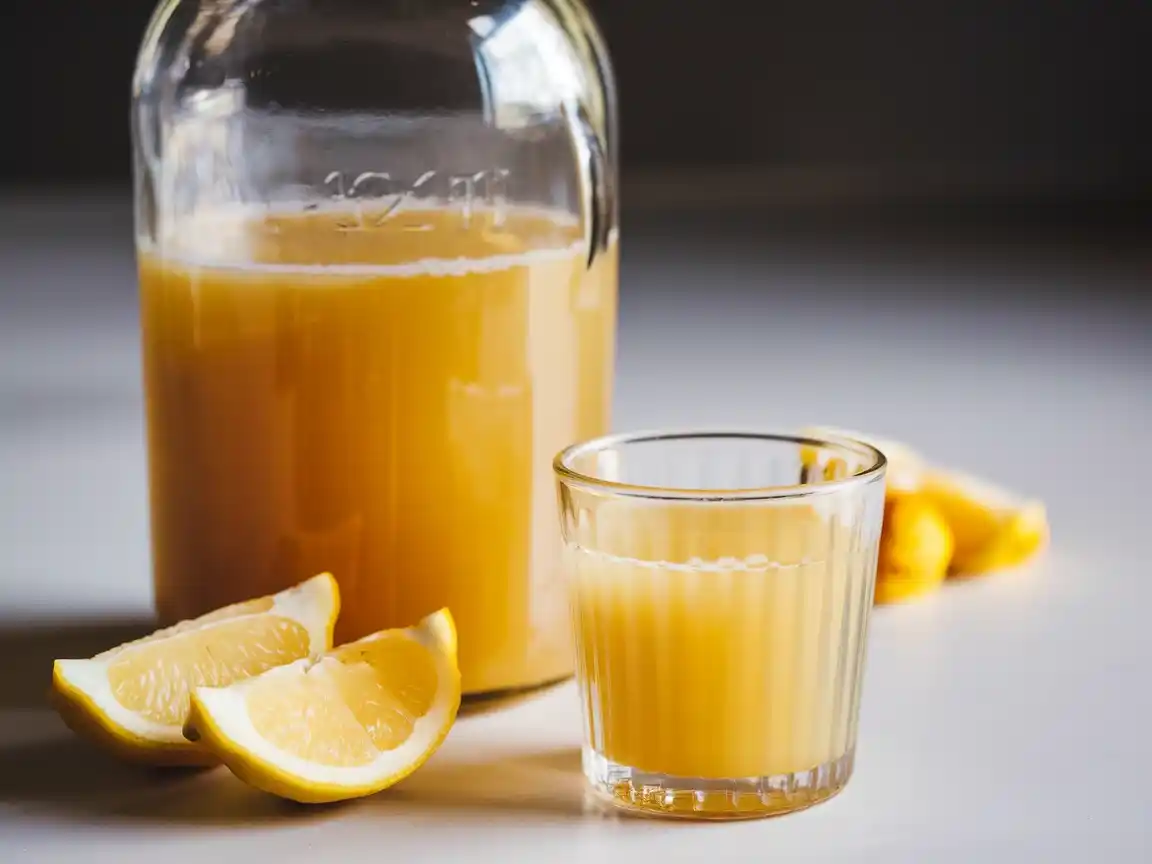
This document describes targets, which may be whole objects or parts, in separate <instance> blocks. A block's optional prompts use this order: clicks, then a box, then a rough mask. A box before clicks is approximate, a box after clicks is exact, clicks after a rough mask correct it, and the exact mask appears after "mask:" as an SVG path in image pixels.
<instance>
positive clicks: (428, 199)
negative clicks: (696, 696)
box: [132, 0, 618, 694]
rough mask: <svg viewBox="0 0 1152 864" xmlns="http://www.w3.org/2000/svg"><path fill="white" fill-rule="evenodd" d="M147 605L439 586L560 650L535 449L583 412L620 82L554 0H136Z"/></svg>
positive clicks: (459, 603)
mask: <svg viewBox="0 0 1152 864" xmlns="http://www.w3.org/2000/svg"><path fill="white" fill-rule="evenodd" d="M132 120H133V127H132V128H133V146H134V156H135V162H134V166H135V195H136V242H137V252H138V261H139V273H140V295H141V318H142V329H143V365H144V387H145V402H146V411H147V426H148V450H149V463H150V465H149V468H150V470H149V476H150V487H151V489H150V494H151V520H152V552H153V570H154V585H155V592H156V606H157V610H158V613H159V615H160V617H161V618H162V619H163V621H164V622H165V623H173V622H175V621H178V620H181V619H185V618H189V617H192V616H196V615H199V614H202V613H204V612H207V611H209V610H211V609H214V608H216V607H218V606H221V605H223V604H227V603H231V602H235V601H239V600H243V599H246V598H248V597H253V596H257V595H262V594H267V593H270V592H273V591H277V590H280V589H283V588H285V587H287V586H289V585H292V584H294V583H296V582H298V581H301V580H303V579H305V578H307V577H309V576H312V575H314V574H316V573H318V572H323V571H328V572H331V573H333V574H334V575H335V576H336V579H337V581H338V582H339V584H340V588H341V594H342V607H343V611H342V613H341V616H340V620H339V624H338V627H337V634H336V635H337V639H338V640H339V641H347V640H351V639H355V638H358V637H360V636H363V635H365V634H367V633H370V632H373V631H375V630H378V629H381V628H385V627H394V626H404V625H408V624H411V623H414V622H415V621H416V620H417V619H418V618H420V617H421V616H422V615H424V614H426V613H429V612H431V611H433V610H435V609H437V608H439V607H441V606H447V607H449V609H450V610H451V612H452V614H453V615H454V616H455V619H456V622H457V626H458V629H459V638H460V666H461V671H462V674H463V681H464V690H465V693H466V694H480V693H491V692H499V691H506V690H515V689H520V688H526V687H533V686H538V685H541V684H544V683H547V682H550V681H554V680H559V679H562V678H565V677H567V676H569V675H570V674H571V672H572V668H573V660H572V652H571V647H570V633H569V624H568V611H567V606H566V597H565V594H564V589H563V585H562V581H561V577H560V575H559V573H558V566H559V558H560V552H559V549H560V538H559V531H558V528H557V519H556V515H555V508H556V498H555V495H556V493H555V489H554V487H553V480H552V475H551V459H552V457H553V455H554V454H555V453H556V452H557V451H559V450H560V449H561V448H562V447H564V446H565V445H567V444H569V443H571V442H573V441H575V440H578V439H585V438H590V437H594V436H597V435H601V434H603V433H605V432H606V431H608V425H609V408H610V402H611V392H612V376H613V360H614V356H613V355H614V343H615V319H616V282H617V260H618V259H617V204H616V165H617V156H616V138H617V135H616V107H615V94H614V85H613V79H612V72H611V68H610V64H609V60H608V57H607V54H606V51H605V47H604V43H603V41H602V39H601V37H600V35H599V33H598V32H597V30H596V27H595V26H594V24H593V22H592V21H591V19H590V17H589V14H588V12H587V11H586V10H585V9H584V7H583V6H582V5H580V3H579V2H578V0H374V2H366V0H325V2H322V3H321V2H310V0H300V2H282V0H164V2H162V3H161V5H160V7H159V8H158V9H157V11H156V13H155V14H154V17H153V19H152V21H151V23H150V25H149V27H148V30H147V33H146V35H145V37H144V40H143V45H142V47H141V51H140V55H139V58H138V63H137V69H136V75H135V79H134V92H133V114H132Z"/></svg>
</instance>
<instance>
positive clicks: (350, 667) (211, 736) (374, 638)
mask: <svg viewBox="0 0 1152 864" xmlns="http://www.w3.org/2000/svg"><path fill="white" fill-rule="evenodd" d="M459 707H460V671H459V668H458V667H457V662H456V627H455V624H454V623H453V621H452V616H451V614H450V613H449V612H448V610H447V609H442V610H440V611H439V612H436V613H434V614H432V615H429V616H428V617H427V618H425V619H423V620H422V621H421V622H420V623H419V624H418V625H416V626H415V627H409V628H405V629H397V630H384V631H381V632H379V633H375V634H373V635H371V636H366V637H364V638H363V639H360V640H358V641H356V642H351V643H349V644H347V645H343V646H341V647H339V648H335V649H333V650H331V651H329V652H328V653H326V654H325V655H324V656H323V657H320V658H314V659H305V660H299V661H297V662H295V663H291V664H289V665H287V666H280V667H278V668H276V669H272V670H270V671H268V672H265V673H264V674H263V675H260V676H258V677H255V678H250V679H248V680H246V681H240V682H238V683H236V684H232V685H230V686H228V687H198V688H197V689H196V690H195V691H194V692H193V694H192V708H191V711H190V713H189V717H188V723H187V725H186V727H185V734H186V735H187V736H188V737H189V738H193V739H198V740H199V741H201V742H202V744H203V745H204V746H206V747H207V748H208V749H210V750H211V751H212V752H213V753H215V754H216V755H217V756H218V757H219V759H220V761H222V762H223V763H224V764H225V765H227V766H228V768H229V769H230V770H231V771H232V773H233V774H235V775H236V776H237V777H239V778H240V779H241V780H243V781H245V782H246V783H248V784H250V785H252V786H255V787H256V788H258V789H262V790H264V791H265V792H270V793H272V794H273V795H278V796H280V797H281V798H287V799H290V800H293V801H298V802H300V803H305V804H316V803H325V802H331V801H341V800H344V799H348V798H358V797H362V796H364V795H371V794H373V793H375V792H379V791H381V790H382V789H386V788H387V787H389V786H391V785H392V784H394V783H396V782H398V781H399V780H402V779H403V778H404V777H406V776H408V775H409V774H410V773H412V772H413V771H415V770H416V769H417V768H418V767H420V765H422V764H423V763H424V761H425V760H426V759H428V757H429V756H431V755H432V754H433V753H434V752H435V751H436V749H437V748H438V747H439V746H440V744H441V742H443V740H444V738H445V737H446V736H447V734H448V730H449V729H450V728H451V727H452V724H453V722H454V721H455V719H456V712H457V710H458V709H459Z"/></svg>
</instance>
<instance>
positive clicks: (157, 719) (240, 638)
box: [51, 573, 340, 766]
mask: <svg viewBox="0 0 1152 864" xmlns="http://www.w3.org/2000/svg"><path fill="white" fill-rule="evenodd" d="M339 610H340V594H339V590H338V589H337V587H336V580H335V579H333V578H332V576H330V575H329V574H327V573H325V574H322V575H320V576H316V577H313V578H312V579H309V580H308V581H306V582H302V583H301V584H299V585H297V586H295V587H293V588H289V589H288V590H286V591H282V592H280V593H279V594H272V595H269V596H266V597H259V598H256V599H254V600H248V601H246V602H243V603H237V604H235V605H232V606H226V607H224V608H222V609H218V610H216V611H215V612H209V613H208V614H207V615H204V616H202V617H200V618H196V619H193V620H190V621H182V622H181V623H179V624H176V625H174V626H172V627H167V628H164V629H162V630H157V631H156V632H155V633H153V634H151V635H150V636H145V637H143V638H142V639H137V640H135V641H133V642H127V643H125V644H123V645H120V646H118V647H116V648H112V649H110V650H108V651H105V652H103V653H101V654H97V655H96V656H95V657H92V658H89V659H87V660H57V661H56V662H55V664H54V665H53V668H52V691H51V695H52V701H53V703H54V705H55V707H56V709H57V711H58V712H59V713H60V716H61V717H62V718H63V719H64V722H65V723H66V724H67V725H68V726H69V728H71V729H72V730H73V731H75V732H76V733H77V734H79V735H83V736H85V737H87V738H90V739H92V740H94V741H96V742H97V743H99V744H101V745H102V746H104V747H106V748H107V749H109V750H111V751H112V752H113V753H115V754H117V755H119V756H121V757H122V758H125V759H128V760H131V761H134V762H141V763H144V764H149V765H157V766H165V765H172V766H175V765H211V764H215V763H216V762H217V761H218V760H217V759H216V758H215V757H214V756H213V755H212V754H211V753H210V752H209V751H207V750H205V749H204V748H202V747H200V746H198V745H197V744H194V743H193V742H191V741H189V740H188V739H187V738H185V737H184V734H183V726H184V722H185V720H187V717H188V706H189V696H190V694H191V692H192V690H193V689H194V688H195V687H198V686H200V685H204V684H214V685H216V684H218V685H226V684H231V683H233V682H235V681H240V680H243V679H245V678H249V677H251V676H253V675H258V674H260V673H261V672H265V671H267V670H268V669H271V668H273V667H275V666H279V665H281V664H283V663H290V662H292V661H294V660H298V659H300V658H301V657H307V656H309V655H312V654H322V653H323V652H325V651H327V650H328V649H329V648H330V647H331V644H332V629H333V627H334V626H335V623H336V616H337V615H338V614H339Z"/></svg>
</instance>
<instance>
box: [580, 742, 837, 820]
mask: <svg viewBox="0 0 1152 864" xmlns="http://www.w3.org/2000/svg"><path fill="white" fill-rule="evenodd" d="M854 762H855V750H854V749H853V750H849V751H848V752H847V753H845V754H844V755H843V756H841V757H840V758H839V759H834V760H832V761H830V762H825V763H824V764H823V765H818V766H817V767H815V768H812V769H810V770H807V771H796V772H794V773H791V774H773V775H771V776H767V777H739V778H733V779H714V778H702V777H674V776H671V775H668V774H657V773H653V772H650V771H639V770H637V769H635V768H629V767H628V766H627V765H621V764H619V763H617V762H613V761H612V760H610V759H607V758H605V757H604V756H601V755H600V754H599V753H597V752H596V751H594V750H592V749H591V748H588V747H585V748H584V752H583V763H584V776H585V777H586V778H587V780H588V782H589V784H590V785H591V787H592V791H593V792H594V793H595V794H596V795H597V797H599V798H601V799H603V800H604V801H606V802H607V803H610V804H611V805H612V806H613V807H616V808H618V809H621V810H625V811H629V812H632V813H635V814H637V815H645V816H662V817H666V818H674V819H677V818H678V819H713V820H726V819H760V818H764V817H767V816H781V815H783V814H785V813H794V812H796V811H797V810H804V809H807V808H808V807H812V806H814V805H816V804H819V803H821V802H822V801H827V800H828V799H829V798H831V797H832V796H834V795H835V794H836V793H838V792H839V791H840V790H842V789H843V788H844V787H845V786H846V785H847V784H848V780H849V779H850V778H851V776H852V768H853V764H854Z"/></svg>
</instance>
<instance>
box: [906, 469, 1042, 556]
mask: <svg viewBox="0 0 1152 864" xmlns="http://www.w3.org/2000/svg"><path fill="white" fill-rule="evenodd" d="M922 492H923V494H924V496H925V497H926V498H928V499H929V500H930V501H932V503H933V504H934V505H935V506H936V508H937V509H938V510H939V511H940V513H941V514H942V515H943V516H944V518H945V519H946V520H947V521H948V524H949V526H950V527H951V529H952V533H953V535H954V537H955V550H954V552H953V553H952V564H951V567H950V570H951V571H952V572H953V573H955V574H957V575H961V576H978V575H982V574H985V573H990V572H992V571H995V570H1007V569H1010V568H1012V567H1017V566H1019V565H1021V564H1023V563H1025V562H1026V561H1028V560H1029V559H1030V558H1032V557H1033V556H1034V555H1035V554H1036V553H1038V552H1039V551H1040V550H1041V549H1042V548H1043V547H1044V546H1045V544H1046V543H1047V540H1048V536H1049V529H1048V515H1047V511H1046V508H1045V507H1044V504H1043V502H1041V501H1037V500H1035V499H1030V498H1026V497H1024V496H1020V495H1016V494H1014V493H1012V492H1010V491H1008V490H1006V489H1003V488H1001V487H999V486H996V485H994V484H992V483H989V482H987V481H985V480H980V479H977V478H974V477H971V476H969V475H966V474H961V473H957V472H954V471H941V470H931V471H929V472H927V473H926V474H925V476H924V486H923V490H922Z"/></svg>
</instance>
